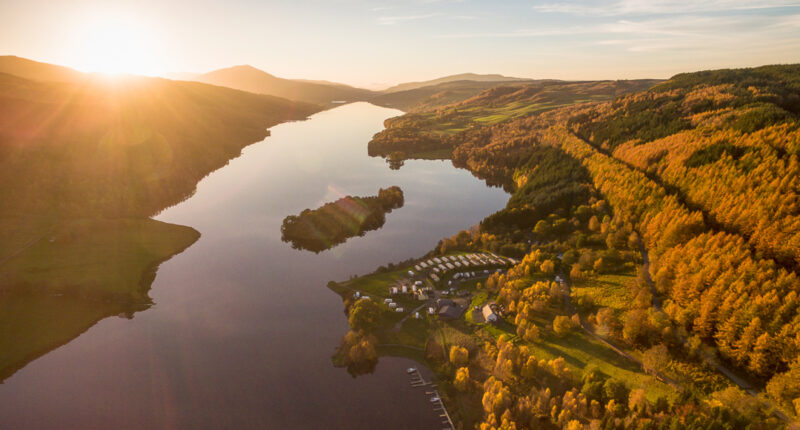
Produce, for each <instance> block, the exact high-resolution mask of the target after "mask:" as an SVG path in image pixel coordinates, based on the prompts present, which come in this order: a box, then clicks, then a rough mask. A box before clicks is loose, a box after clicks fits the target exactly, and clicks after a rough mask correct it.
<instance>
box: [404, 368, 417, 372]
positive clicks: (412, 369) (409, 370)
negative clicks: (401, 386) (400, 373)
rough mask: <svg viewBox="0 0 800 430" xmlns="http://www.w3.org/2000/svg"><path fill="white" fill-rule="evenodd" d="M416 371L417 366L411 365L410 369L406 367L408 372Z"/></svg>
mask: <svg viewBox="0 0 800 430" xmlns="http://www.w3.org/2000/svg"><path fill="white" fill-rule="evenodd" d="M416 371H417V368H416V367H409V368H408V369H406V373H414V372H416Z"/></svg>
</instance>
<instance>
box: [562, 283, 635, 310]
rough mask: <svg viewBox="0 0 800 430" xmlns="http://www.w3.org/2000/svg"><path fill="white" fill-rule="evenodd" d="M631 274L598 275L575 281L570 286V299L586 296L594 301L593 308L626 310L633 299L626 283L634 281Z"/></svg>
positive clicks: (576, 299)
mask: <svg viewBox="0 0 800 430" xmlns="http://www.w3.org/2000/svg"><path fill="white" fill-rule="evenodd" d="M635 279H636V277H635V276H634V275H633V274H622V275H617V274H609V275H600V276H597V277H596V278H592V279H589V280H584V281H576V282H574V283H573V285H572V288H571V296H572V300H574V301H578V300H580V299H581V298H587V299H588V300H590V301H591V303H594V305H595V310H597V309H599V308H606V307H607V308H611V309H614V310H615V311H616V313H617V314H620V313H622V312H624V311H626V310H628V309H629V308H630V306H631V303H632V301H633V297H632V295H631V290H630V288H629V287H628V285H629V284H630V283H632V282H634V281H635Z"/></svg>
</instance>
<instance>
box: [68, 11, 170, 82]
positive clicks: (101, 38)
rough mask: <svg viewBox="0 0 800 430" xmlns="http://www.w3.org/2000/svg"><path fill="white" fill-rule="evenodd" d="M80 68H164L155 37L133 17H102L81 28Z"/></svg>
mask: <svg viewBox="0 0 800 430" xmlns="http://www.w3.org/2000/svg"><path fill="white" fill-rule="evenodd" d="M81 33H82V37H81V39H80V46H79V47H78V51H79V53H80V57H81V64H80V66H79V68H80V69H82V70H84V71H86V72H99V73H107V74H123V73H129V74H137V75H156V74H158V73H160V72H161V70H160V67H159V62H158V60H157V54H156V50H157V44H156V43H154V42H155V38H154V37H153V35H152V34H151V32H150V31H148V30H147V29H146V28H145V27H144V26H141V25H139V24H138V23H137V22H135V21H134V20H132V19H131V18H126V17H108V16H106V17H103V18H95V19H92V20H91V21H90V22H86V23H85V24H84V25H83V26H82V28H81Z"/></svg>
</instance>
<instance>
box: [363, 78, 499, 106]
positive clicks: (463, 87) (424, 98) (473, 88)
mask: <svg viewBox="0 0 800 430" xmlns="http://www.w3.org/2000/svg"><path fill="white" fill-rule="evenodd" d="M502 85H515V84H514V83H508V82H497V81H453V82H445V83H440V84H432V85H427V86H424V87H420V88H414V89H410V90H402V91H395V92H390V93H383V94H381V95H378V96H376V97H373V98H371V99H369V102H370V103H373V104H376V105H378V106H384V107H388V108H395V109H400V110H403V111H406V112H420V111H425V110H431V109H434V108H437V107H440V106H446V105H449V104H453V103H457V102H460V101H463V100H466V99H468V98H470V97H473V96H476V95H478V94H480V93H481V92H482V91H485V90H487V89H489V88H493V87H496V86H502Z"/></svg>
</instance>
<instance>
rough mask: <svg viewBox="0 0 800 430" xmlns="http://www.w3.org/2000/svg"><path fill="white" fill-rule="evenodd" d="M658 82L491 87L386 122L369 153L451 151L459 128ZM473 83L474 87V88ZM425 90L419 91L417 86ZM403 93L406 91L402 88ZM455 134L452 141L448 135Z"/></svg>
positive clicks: (606, 97) (409, 154) (611, 95)
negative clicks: (450, 102) (443, 104)
mask: <svg viewBox="0 0 800 430" xmlns="http://www.w3.org/2000/svg"><path fill="white" fill-rule="evenodd" d="M657 82H659V81H656V80H647V79H644V80H634V81H590V82H563V81H539V82H534V83H525V84H508V85H500V86H496V85H493V84H491V85H492V86H491V87H490V88H488V89H486V90H483V91H481V92H478V93H477V94H475V95H473V96H471V97H469V98H466V99H464V100H459V101H457V102H456V103H452V104H450V105H445V106H439V105H438V104H436V103H432V106H431V107H429V108H426V109H423V108H419V109H414V111H413V112H412V113H410V114H407V115H403V116H401V117H397V118H392V119H389V120H387V121H386V124H385V125H386V129H385V130H383V131H381V132H380V133H378V134H377V135H375V137H373V139H372V141H371V142H370V143H369V151H370V155H381V156H386V155H388V154H390V153H392V152H403V153H405V154H406V156H407V157H408V158H415V157H419V156H420V154H423V155H424V153H425V152H428V151H437V152H438V151H450V150H452V148H453V146H454V145H455V144H457V140H458V138H457V137H456V136H458V135H459V133H461V132H463V131H465V130H467V129H470V128H474V127H477V126H480V125H490V124H495V123H499V122H502V121H506V120H508V119H511V118H516V117H521V116H527V115H532V114H535V113H541V112H545V111H548V110H551V109H555V108H558V107H562V106H569V105H573V104H579V103H588V102H596V101H603V100H610V99H613V98H614V97H616V96H618V95H620V94H624V93H626V92H633V91H641V90H643V89H646V88H649V87H651V86H653V85H654V84H656V83H657ZM473 88H474V87H473ZM416 91H420V90H416ZM399 94H402V93H399ZM447 136H452V137H453V140H452V141H451V140H449V139H446V138H444V137H447Z"/></svg>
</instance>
